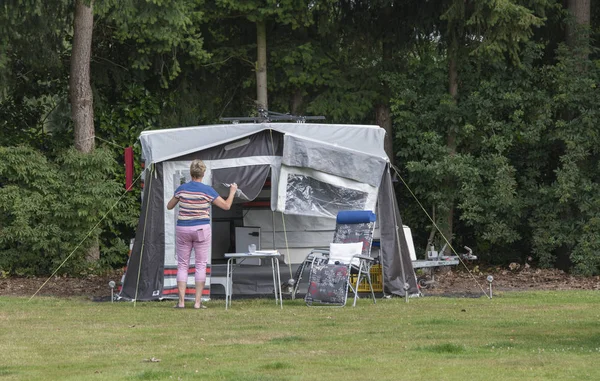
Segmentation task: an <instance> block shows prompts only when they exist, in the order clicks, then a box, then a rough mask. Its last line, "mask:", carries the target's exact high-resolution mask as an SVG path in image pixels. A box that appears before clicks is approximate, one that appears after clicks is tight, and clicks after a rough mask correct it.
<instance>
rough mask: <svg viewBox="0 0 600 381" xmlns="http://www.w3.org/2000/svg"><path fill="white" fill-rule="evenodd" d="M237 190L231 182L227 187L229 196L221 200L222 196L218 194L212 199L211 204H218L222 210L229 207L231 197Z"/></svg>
mask: <svg viewBox="0 0 600 381" xmlns="http://www.w3.org/2000/svg"><path fill="white" fill-rule="evenodd" d="M236 190H237V184H236V183H233V184H231V186H230V187H229V196H228V197H227V200H223V197H221V196H219V197H217V198H215V199H214V200H213V204H214V205H216V206H218V207H219V208H221V209H223V210H229V209H231V204H232V203H233V198H234V197H235V191H236Z"/></svg>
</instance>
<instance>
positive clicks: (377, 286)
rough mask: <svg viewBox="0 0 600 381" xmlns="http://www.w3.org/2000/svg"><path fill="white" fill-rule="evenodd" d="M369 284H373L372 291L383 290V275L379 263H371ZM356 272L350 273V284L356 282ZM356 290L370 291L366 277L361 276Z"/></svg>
mask: <svg viewBox="0 0 600 381" xmlns="http://www.w3.org/2000/svg"><path fill="white" fill-rule="evenodd" d="M370 274H371V285H372V286H373V291H375V292H383V277H382V273H381V265H373V266H371V271H370ZM357 277H358V274H352V275H350V282H351V283H352V286H354V285H355V284H356V278H357ZM358 292H371V290H370V289H369V282H368V281H367V278H365V277H363V279H362V281H361V282H360V284H359V285H358Z"/></svg>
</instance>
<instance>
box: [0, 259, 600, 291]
mask: <svg viewBox="0 0 600 381" xmlns="http://www.w3.org/2000/svg"><path fill="white" fill-rule="evenodd" d="M121 275H122V272H121V271H115V272H112V273H107V274H104V275H90V276H86V277H81V278H75V277H54V278H52V279H50V280H48V278H42V277H29V278H24V277H7V278H0V296H9V295H10V296H22V297H30V296H32V295H33V294H35V293H36V291H38V289H39V288H40V287H41V286H42V285H43V284H44V282H46V280H48V282H47V283H46V284H45V285H44V287H43V288H42V289H41V290H40V291H39V293H38V295H53V296H58V297H88V298H91V299H94V298H100V297H106V296H109V295H110V289H109V288H108V282H109V281H110V280H114V281H118V280H119V279H120V278H121ZM488 275H492V276H493V277H494V281H493V290H494V292H498V291H526V290H600V276H595V277H585V278H584V277H577V276H573V275H569V274H566V273H564V272H563V271H560V270H553V269H535V268H524V269H523V268H519V269H516V268H514V266H513V269H512V270H511V269H510V268H500V267H493V268H486V269H479V268H478V267H475V268H472V269H471V272H468V271H467V270H466V269H464V268H463V269H460V268H453V269H449V268H447V270H446V271H437V272H436V273H435V274H434V280H435V283H434V284H433V287H429V288H427V289H424V290H423V293H424V295H441V296H449V297H475V296H480V295H482V294H483V290H485V291H488V289H489V286H488V282H487V281H486V278H487V276H488ZM429 279H430V278H429Z"/></svg>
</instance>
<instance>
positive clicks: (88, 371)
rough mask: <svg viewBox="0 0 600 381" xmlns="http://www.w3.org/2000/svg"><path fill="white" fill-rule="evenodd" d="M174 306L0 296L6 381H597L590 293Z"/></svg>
mask: <svg viewBox="0 0 600 381" xmlns="http://www.w3.org/2000/svg"><path fill="white" fill-rule="evenodd" d="M173 304H174V303H173V302H149V303H137V305H136V306H135V307H134V305H133V303H94V302H90V301H87V300H81V299H57V298H48V297H39V298H37V297H36V298H34V299H33V300H32V301H28V300H27V299H26V298H14V297H0V381H5V380H240V381H242V380H243V381H247V380H261V381H262V380H267V381H269V380H284V381H285V380H290V381H291V380H344V381H346V380H348V381H350V380H427V381H431V380H519V381H522V380H569V379H573V380H599V379H600V367H599V366H598V365H597V363H598V358H600V308H599V307H600V294H599V293H598V292H594V291H561V292H522V293H519V292H514V293H499V294H497V295H495V297H494V299H491V300H490V299H487V298H485V297H482V298H479V299H472V298H468V299H467V298H464V299H463V298H456V299H450V298H434V297H427V298H417V299H411V300H410V301H409V303H405V301H404V299H401V298H395V299H389V300H378V302H377V304H376V305H373V304H372V302H370V301H369V300H367V299H366V298H365V299H361V300H359V303H358V305H357V307H356V308H352V307H345V308H335V307H312V308H309V307H306V306H305V305H304V303H303V301H302V300H295V301H292V300H286V301H284V308H283V310H280V309H279V308H277V306H276V305H275V302H274V301H273V300H268V299H261V300H234V301H233V305H232V307H231V309H229V310H228V311H225V308H224V301H222V300H217V301H212V302H209V303H208V304H207V305H208V306H209V309H207V310H200V311H198V310H194V309H191V308H188V309H185V310H175V309H173V308H171V307H172V305H173ZM152 359H154V360H155V361H151V360H152ZM158 360H160V361H158Z"/></svg>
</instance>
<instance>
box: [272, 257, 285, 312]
mask: <svg viewBox="0 0 600 381" xmlns="http://www.w3.org/2000/svg"><path fill="white" fill-rule="evenodd" d="M274 260H275V266H277V287H278V288H279V305H280V306H281V308H282V309H283V297H282V295H281V273H280V272H279V259H278V258H274ZM275 293H277V288H276V289H275Z"/></svg>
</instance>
